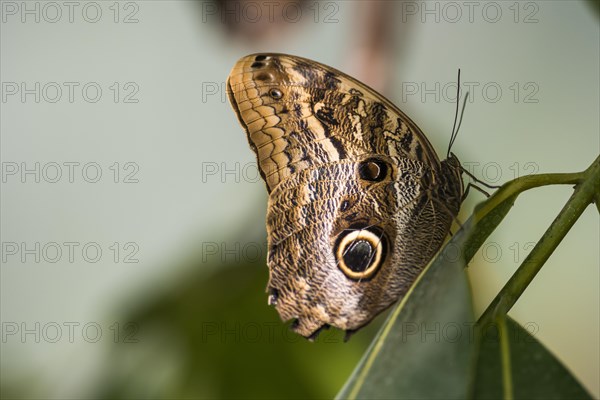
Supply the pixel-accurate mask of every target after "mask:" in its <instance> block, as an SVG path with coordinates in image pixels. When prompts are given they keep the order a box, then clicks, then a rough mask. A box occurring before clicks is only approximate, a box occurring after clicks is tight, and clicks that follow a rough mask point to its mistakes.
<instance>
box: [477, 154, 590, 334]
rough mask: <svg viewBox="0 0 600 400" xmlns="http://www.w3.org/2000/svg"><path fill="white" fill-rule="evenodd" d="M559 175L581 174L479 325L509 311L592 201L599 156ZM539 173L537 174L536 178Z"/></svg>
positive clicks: (490, 321) (491, 321)
mask: <svg viewBox="0 0 600 400" xmlns="http://www.w3.org/2000/svg"><path fill="white" fill-rule="evenodd" d="M560 175H563V176H566V175H573V176H576V175H579V178H581V175H583V179H582V180H581V181H580V183H579V184H578V185H577V186H576V187H575V192H574V193H573V195H572V196H571V197H570V198H569V200H568V201H567V203H566V204H565V206H564V207H563V209H562V210H561V211H560V213H559V214H558V216H557V217H556V218H555V219H554V221H553V222H552V224H551V225H550V227H549V228H548V229H547V230H546V232H545V233H544V235H543V236H542V238H541V239H540V241H539V242H538V243H537V244H536V246H535V247H534V248H533V250H531V252H530V253H529V255H528V256H527V257H526V258H525V260H524V261H523V263H522V264H521V265H520V266H519V268H518V269H517V271H516V272H515V273H514V275H513V276H512V277H511V278H510V279H509V280H508V282H507V283H506V285H504V287H503V288H502V290H501V291H500V292H499V293H498V295H497V296H496V298H494V300H493V301H492V302H491V304H490V305H489V306H488V308H487V309H486V310H485V312H484V313H483V314H482V315H481V317H480V318H479V321H478V322H477V323H478V324H479V325H486V324H489V323H493V322H494V320H495V317H496V316H498V315H504V314H506V313H508V311H509V310H510V309H511V307H512V306H513V305H514V304H515V303H516V301H517V300H518V299H519V297H520V296H521V294H523V292H524V291H525V289H526V288H527V286H528V285H529V284H530V283H531V281H532V280H533V278H534V277H535V275H536V274H537V273H538V272H539V271H540V269H541V268H542V266H543V265H544V263H545V262H546V261H547V260H548V258H549V257H550V255H551V254H552V253H553V252H554V250H555V249H556V247H557V246H558V245H559V244H560V242H561V241H562V240H563V238H564V237H565V235H566V234H567V232H569V230H570V229H571V227H572V226H573V225H574V224H575V221H577V219H578V218H579V217H580V216H581V214H582V213H583V211H584V210H585V209H586V207H587V206H588V205H589V204H590V203H591V202H593V201H594V198H595V197H597V196H598V192H599V191H600V157H599V158H597V159H596V160H595V161H594V162H593V163H592V165H591V166H590V167H589V168H588V169H587V170H585V171H584V172H583V173H581V174H560ZM539 177H540V176H539V175H538V176H537V177H536V178H538V179H539ZM536 186H537V185H536ZM513 194H514V193H513Z"/></svg>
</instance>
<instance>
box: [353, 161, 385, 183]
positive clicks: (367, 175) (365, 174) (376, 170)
mask: <svg viewBox="0 0 600 400" xmlns="http://www.w3.org/2000/svg"><path fill="white" fill-rule="evenodd" d="M387 172H388V166H387V164H386V163H385V161H383V160H380V159H378V158H368V159H366V160H364V161H362V162H361V163H360V164H359V165H358V176H359V177H360V179H363V180H365V181H369V182H381V181H382V180H384V179H385V177H386V176H387Z"/></svg>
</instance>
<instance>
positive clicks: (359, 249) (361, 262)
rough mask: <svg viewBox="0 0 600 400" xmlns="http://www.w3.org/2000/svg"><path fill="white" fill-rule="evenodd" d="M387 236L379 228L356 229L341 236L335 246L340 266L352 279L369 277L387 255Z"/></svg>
mask: <svg viewBox="0 0 600 400" xmlns="http://www.w3.org/2000/svg"><path fill="white" fill-rule="evenodd" d="M384 247H385V238H384V237H383V233H382V232H380V231H379V229H374V228H369V229H356V230H352V231H350V232H348V233H345V234H344V236H341V237H340V238H339V239H338V241H337V243H336V246H335V255H336V259H337V261H338V267H339V268H340V269H341V270H342V272H343V273H344V274H345V275H346V276H347V277H348V278H350V279H368V278H371V277H372V276H373V275H375V273H376V272H377V271H378V270H379V267H381V265H382V264H383V260H384V256H385V248H384Z"/></svg>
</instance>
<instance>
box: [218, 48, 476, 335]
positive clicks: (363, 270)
mask: <svg viewBox="0 0 600 400" xmlns="http://www.w3.org/2000/svg"><path fill="white" fill-rule="evenodd" d="M227 92H228V97H229V101H230V103H231V105H232V107H233V109H234V111H235V113H236V115H237V117H238V119H239V122H240V123H241V125H242V127H243V128H244V129H245V131H246V134H247V137H248V142H249V144H250V147H251V149H252V150H253V151H254V153H256V156H257V160H258V168H259V171H260V174H261V176H262V178H263V179H264V181H265V183H266V186H267V191H268V193H269V200H268V206H267V218H266V220H267V235H268V238H267V242H268V255H267V263H268V267H269V283H268V287H267V292H268V293H269V296H268V303H269V304H270V305H273V306H275V308H276V309H277V311H278V313H279V315H280V317H281V318H282V320H284V321H287V320H293V321H294V322H293V323H292V325H291V328H292V329H293V330H294V331H295V332H297V333H298V334H300V335H302V336H304V337H306V338H309V339H314V338H316V337H317V335H318V334H319V332H321V331H322V330H323V329H325V328H328V327H330V326H333V327H336V328H339V329H342V330H345V331H346V334H347V335H350V334H352V333H353V332H355V331H356V330H358V329H359V328H361V327H363V326H364V325H366V324H368V323H369V322H370V321H371V320H372V319H373V318H374V317H375V316H376V315H378V314H379V313H381V312H382V311H383V310H385V309H386V308H388V307H389V306H391V305H392V304H394V303H395V302H397V301H398V300H399V299H401V298H402V297H403V296H404V295H405V294H406V292H407V291H408V289H409V288H410V287H411V285H412V284H413V283H414V282H415V280H416V279H417V277H418V276H419V274H420V273H421V272H422V270H423V269H424V267H425V266H426V265H427V264H428V262H429V261H430V260H431V259H432V257H433V256H434V255H435V253H436V252H437V251H438V250H439V248H440V247H441V245H442V243H443V242H444V240H445V238H446V236H447V235H448V233H449V231H450V226H451V224H452V222H453V220H454V219H455V217H456V216H457V214H458V211H459V209H460V206H461V203H462V199H463V194H464V187H463V181H462V172H463V170H462V167H461V165H460V162H459V160H458V158H457V157H456V156H455V155H454V154H452V153H450V152H449V151H448V156H447V159H445V160H443V161H440V160H439V158H438V157H437V155H436V152H435V150H434V149H433V147H432V145H431V143H430V142H429V141H428V140H427V138H426V137H425V135H424V134H423V132H422V131H421V129H419V127H418V126H417V125H416V124H415V123H414V122H413V121H412V120H411V119H410V118H409V117H408V116H407V115H406V114H404V113H403V112H402V111H401V110H400V109H398V108H397V107H396V106H394V104H392V103H391V102H390V101H389V100H387V99H386V98H385V97H383V96H382V95H381V94H379V93H377V92H376V91H375V90H373V89H371V88H369V87H368V86H367V85H365V84H363V83H361V82H359V81H358V80H356V79H354V78H352V77H350V76H348V75H346V74H344V73H342V72H340V71H338V70H336V69H334V68H331V67H328V66H326V65H323V64H320V63H318V62H315V61H311V60H308V59H305V58H301V57H296V56H290V55H284V54H267V53H261V54H252V55H248V56H246V57H243V58H241V59H240V60H239V61H238V62H237V63H236V64H235V66H234V67H233V69H232V71H231V73H230V75H229V77H228V79H227ZM453 134H454V133H453Z"/></svg>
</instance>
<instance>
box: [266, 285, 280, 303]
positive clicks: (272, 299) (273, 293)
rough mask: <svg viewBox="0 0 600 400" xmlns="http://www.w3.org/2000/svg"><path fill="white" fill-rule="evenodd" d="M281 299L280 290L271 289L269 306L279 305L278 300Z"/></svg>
mask: <svg viewBox="0 0 600 400" xmlns="http://www.w3.org/2000/svg"><path fill="white" fill-rule="evenodd" d="M278 298H279V290H277V289H275V288H270V289H269V299H268V304H269V305H270V306H274V305H277V299H278Z"/></svg>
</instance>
